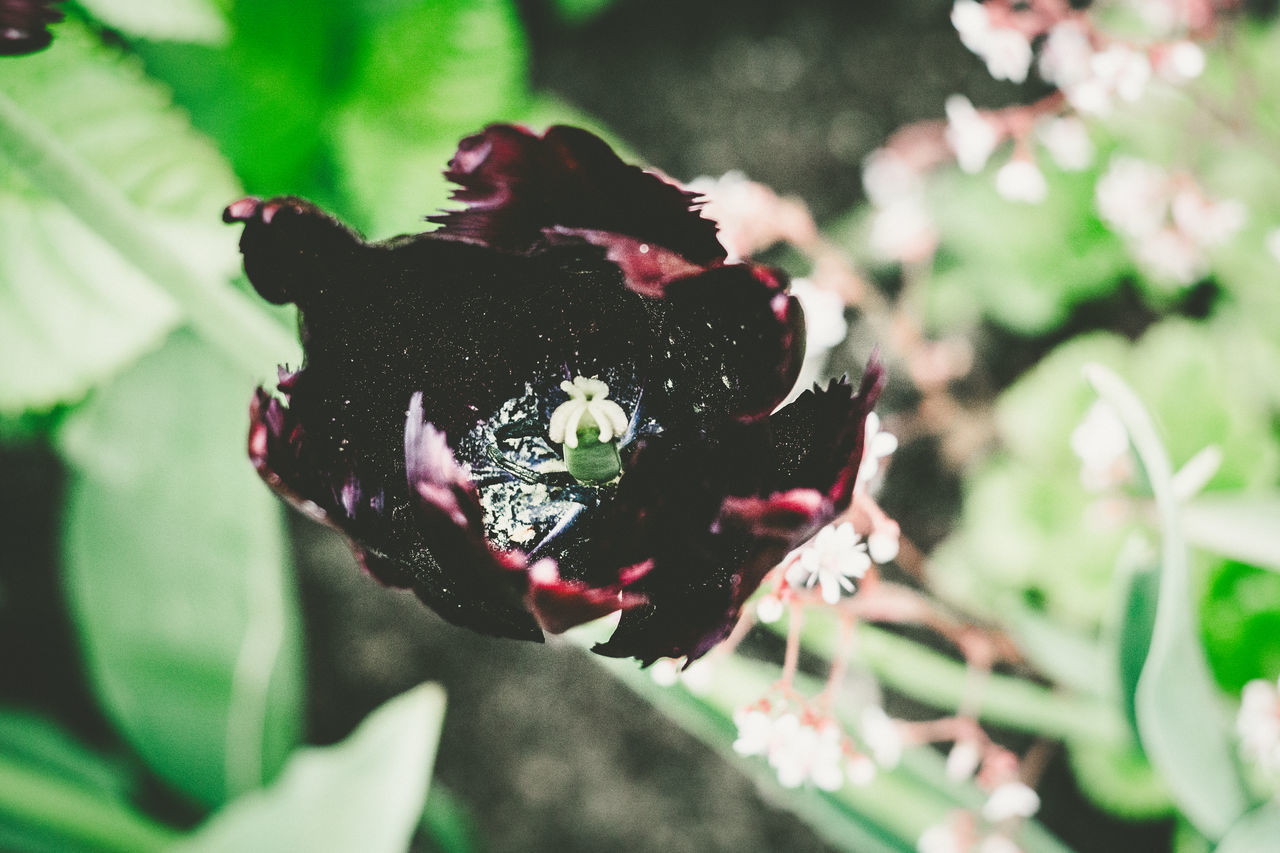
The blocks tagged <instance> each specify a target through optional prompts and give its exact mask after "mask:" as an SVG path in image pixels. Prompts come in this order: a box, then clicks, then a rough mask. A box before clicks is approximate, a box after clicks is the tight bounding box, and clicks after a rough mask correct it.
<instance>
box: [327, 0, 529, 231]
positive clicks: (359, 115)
mask: <svg viewBox="0 0 1280 853" xmlns="http://www.w3.org/2000/svg"><path fill="white" fill-rule="evenodd" d="M525 64H526V47H525V43H524V36H523V33H522V32H521V29H520V22H519V19H518V17H517V15H516V11H515V8H514V4H513V3H511V2H509V0H478V2H474V1H473V0H429V2H425V3H419V4H414V5H411V6H407V7H406V8H404V9H401V10H399V11H396V12H394V13H392V14H389V15H386V16H383V17H381V18H379V19H377V20H376V21H375V22H374V23H373V25H372V26H371V27H370V28H369V30H368V32H366V33H365V34H364V38H363V40H362V42H361V43H360V44H359V45H358V46H357V47H356V51H355V59H354V73H353V75H352V79H351V85H350V91H351V93H352V95H351V99H350V101H349V103H348V104H347V106H346V107H345V109H344V110H343V111H342V113H341V115H340V116H339V119H338V123H337V131H336V135H335V147H336V154H337V157H338V161H339V163H340V164H341V165H342V171H343V176H344V178H345V180H346V189H347V190H348V192H349V193H350V195H351V196H352V198H353V199H354V201H355V203H356V205H357V208H358V211H357V218H358V219H359V221H360V222H361V224H362V225H363V226H364V227H365V228H366V229H367V230H368V231H369V233H370V234H371V235H374V236H377V237H385V236H389V235H391V234H395V233H398V232H405V231H417V230H420V226H419V225H418V223H419V221H420V220H421V218H422V217H423V216H425V215H428V214H431V213H434V212H435V211H436V210H438V209H439V208H440V207H441V206H442V205H443V204H444V202H445V200H446V198H447V195H448V190H447V184H446V182H445V180H444V178H443V176H442V175H441V171H442V170H443V168H444V166H445V164H446V163H447V162H448V161H449V158H450V157H452V156H453V152H454V149H455V148H456V146H457V143H458V140H459V138H461V137H462V136H465V135H467V134H470V133H474V132H475V131H477V130H479V129H480V128H482V127H483V126H484V125H485V124H488V123H490V122H495V121H511V120H520V119H522V118H523V117H524V115H525V112H526V111H527V110H528V109H529V92H528V86H527V82H526V79H525V77H526V70H525Z"/></svg>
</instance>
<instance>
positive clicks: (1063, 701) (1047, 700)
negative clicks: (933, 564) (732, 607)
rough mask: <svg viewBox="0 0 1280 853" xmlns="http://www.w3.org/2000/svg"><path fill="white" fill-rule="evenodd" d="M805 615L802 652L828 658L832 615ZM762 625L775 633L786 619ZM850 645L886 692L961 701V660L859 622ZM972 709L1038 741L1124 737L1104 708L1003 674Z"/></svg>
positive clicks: (1118, 721)
mask: <svg viewBox="0 0 1280 853" xmlns="http://www.w3.org/2000/svg"><path fill="white" fill-rule="evenodd" d="M805 616H806V624H805V628H804V632H803V633H804V646H805V648H807V649H808V650H809V651H811V652H815V653H817V654H819V655H821V656H823V657H824V658H827V659H828V660H830V659H832V658H834V657H835V656H836V649H835V648H834V647H833V642H832V639H833V638H834V637H837V636H838V635H839V631H838V630H837V629H836V626H834V625H832V624H831V620H832V619H834V618H837V615H836V614H832V613H828V612H825V611H824V610H823V608H809V610H808V611H807V612H806V613H805ZM767 627H768V628H769V629H770V630H773V631H778V632H781V631H783V630H786V620H779V621H778V622H774V623H772V624H770V625H768V626H767ZM855 642H856V645H857V650H858V658H859V659H860V660H861V661H862V662H863V664H865V665H866V667H867V668H868V669H869V670H870V671H871V672H872V673H874V674H875V676H876V678H878V679H879V680H880V681H882V682H883V683H885V684H886V685H888V686H890V687H892V688H893V689H895V690H898V691H899V692H901V693H905V694H906V695H908V696H910V697H911V698H913V699H917V700H919V701H921V702H925V703H927V704H929V705H932V706H933V707H935V708H941V709H944V710H947V711H951V712H956V711H958V710H959V709H960V707H961V705H962V704H964V701H965V693H966V689H967V684H968V682H969V675H968V672H967V667H966V666H965V665H964V663H962V662H960V661H956V660H952V659H951V658H949V657H947V656H946V655H944V654H942V653H940V652H936V651H934V650H932V649H928V648H925V647H924V646H922V645H920V644H918V643H915V642H913V641H911V640H909V639H906V638H905V637H900V636H898V635H897V634H894V633H892V632H890V631H886V630H885V629H883V628H877V627H875V626H873V625H867V624H865V623H862V624H859V625H858V626H857V630H856V640H855ZM974 705H975V706H976V712H977V716H978V718H979V719H981V720H984V721H986V722H988V723H995V724H998V725H1002V726H1006V727H1008V728H1011V729H1017V730H1018V731H1024V732H1030V733H1032V734H1037V735H1041V736H1043V737H1049V738H1055V739H1064V740H1071V739H1084V740H1086V741H1089V742H1109V743H1121V742H1124V740H1125V739H1126V738H1127V736H1128V735H1127V731H1126V728H1125V725H1124V720H1123V719H1122V718H1121V717H1120V715H1119V713H1118V712H1117V711H1116V710H1115V709H1114V708H1112V707H1110V706H1109V705H1107V704H1106V703H1104V702H1101V701H1099V700H1096V699H1092V698H1089V697H1084V696H1079V695H1076V694H1072V693H1067V692H1064V691H1060V690H1050V689H1048V688H1045V687H1041V686H1039V685H1037V684H1032V683H1031V682H1029V681H1026V680H1023V679H1021V678H1013V677H1010V676H1007V675H996V674H992V675H990V676H989V677H988V678H987V680H986V683H985V685H984V686H983V692H982V696H981V697H980V700H979V701H978V702H975V703H974Z"/></svg>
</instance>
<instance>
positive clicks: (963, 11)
mask: <svg viewBox="0 0 1280 853" xmlns="http://www.w3.org/2000/svg"><path fill="white" fill-rule="evenodd" d="M951 26H953V27H955V28H956V32H957V33H959V34H960V41H961V42H963V43H964V46H965V47H967V48H969V50H972V51H973V52H974V53H977V52H978V45H981V44H982V43H983V40H984V39H985V38H986V36H987V33H989V32H990V31H991V19H990V18H988V17H987V10H986V8H985V7H983V5H982V4H981V3H978V2H976V0H956V2H955V5H954V6H952V7H951Z"/></svg>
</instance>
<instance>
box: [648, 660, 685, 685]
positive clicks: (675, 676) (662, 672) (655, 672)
mask: <svg viewBox="0 0 1280 853" xmlns="http://www.w3.org/2000/svg"><path fill="white" fill-rule="evenodd" d="M649 677H650V678H652V679H653V680H654V683H656V684H658V685H659V686H661V687H673V686H675V683H676V682H677V681H679V680H680V664H679V662H677V661H676V660H675V659H674V658H659V659H658V660H656V661H654V662H653V666H651V667H649Z"/></svg>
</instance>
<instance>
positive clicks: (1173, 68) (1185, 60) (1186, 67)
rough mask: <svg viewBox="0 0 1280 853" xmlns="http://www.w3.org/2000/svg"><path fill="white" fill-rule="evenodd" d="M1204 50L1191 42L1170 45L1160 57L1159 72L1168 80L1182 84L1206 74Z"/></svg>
mask: <svg viewBox="0 0 1280 853" xmlns="http://www.w3.org/2000/svg"><path fill="white" fill-rule="evenodd" d="M1204 66H1205V58H1204V50H1203V49H1202V48H1201V47H1200V45H1198V44H1196V43H1195V42H1191V41H1179V42H1174V43H1173V44H1171V45H1168V46H1167V47H1166V48H1165V50H1164V52H1163V53H1162V54H1161V57H1160V67H1159V71H1160V74H1161V76H1162V77H1164V78H1165V79H1166V80H1171V81H1173V82H1175V83H1181V82H1184V81H1186V80H1194V79H1196V78H1197V77H1199V76H1200V75H1201V74H1203V73H1204Z"/></svg>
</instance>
